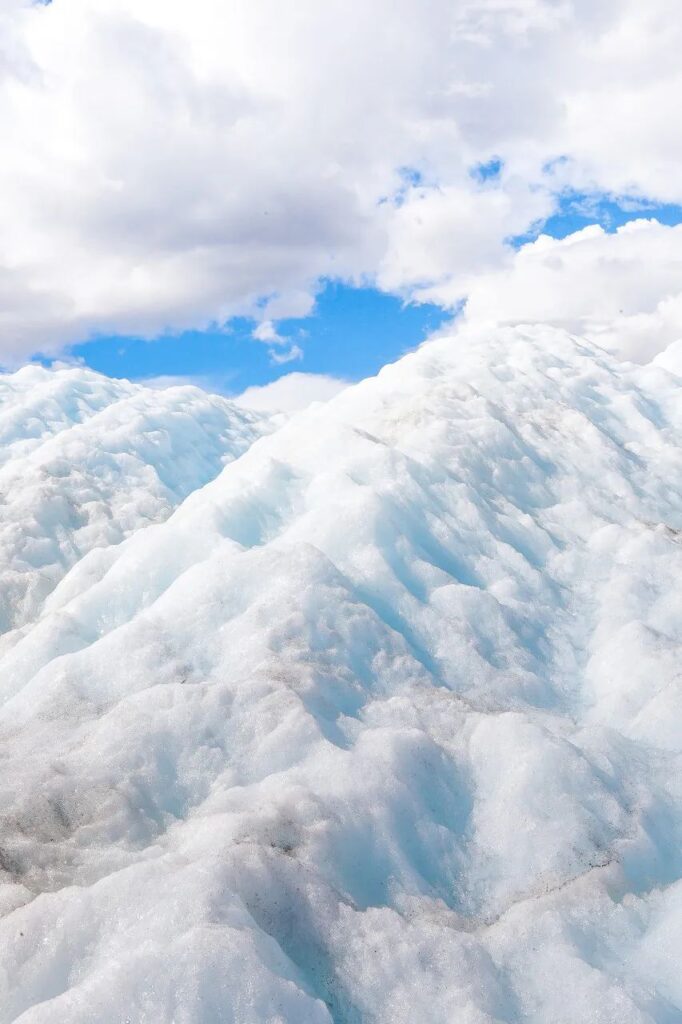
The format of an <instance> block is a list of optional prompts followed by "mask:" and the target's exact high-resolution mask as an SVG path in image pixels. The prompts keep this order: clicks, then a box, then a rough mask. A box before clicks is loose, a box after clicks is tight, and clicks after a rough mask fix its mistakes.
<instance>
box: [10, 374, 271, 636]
mask: <svg viewBox="0 0 682 1024" xmlns="http://www.w3.org/2000/svg"><path fill="white" fill-rule="evenodd" d="M270 429H272V425H271V422H270V420H268V418H267V417H262V416H258V415H254V414H252V413H250V412H248V411H246V410H243V409H240V408H238V407H236V406H235V405H234V404H233V403H231V402H228V401H227V400H225V399H223V398H220V397H217V396H214V395H207V394H206V393H205V392H203V391H201V390H200V389H198V388H194V387H175V388H169V389H168V390H165V391H153V390H150V389H149V388H145V387H141V386H140V385H135V384H131V383H129V382H128V381H114V380H107V378H106V377H102V376H101V375H100V374H96V373H92V372H90V371H88V370H83V369H80V368H68V369H61V370H57V371H49V370H45V369H43V368H42V367H40V366H26V367H24V368H23V369H22V370H20V371H19V372H18V373H15V374H12V375H5V376H0V510H1V513H2V515H1V518H0V633H3V634H7V633H8V632H9V631H10V630H13V629H16V628H18V627H20V626H23V625H24V624H25V623H30V622H31V621H32V620H33V619H35V618H36V616H37V615H38V613H39V611H40V609H41V607H42V605H43V603H44V601H45V599H46V597H47V596H48V595H49V594H50V593H51V591H52V590H53V589H54V587H55V586H56V584H57V583H58V582H59V581H60V580H61V579H62V578H63V576H64V575H65V574H66V572H67V571H68V570H69V569H70V568H71V567H72V566H73V565H74V564H75V563H76V562H78V561H80V560H81V559H82V558H83V557H84V556H85V555H86V554H87V553H88V552H89V551H92V550H93V549H96V550H97V555H93V557H92V558H91V559H90V563H89V566H90V571H95V566H96V565H97V564H99V565H104V564H106V558H107V555H106V554H105V552H104V550H103V549H105V548H107V547H108V546H109V545H112V544H117V543H119V542H120V541H121V540H123V539H124V538H125V537H127V536H129V535H130V534H132V533H134V532H135V531H136V530H138V529H140V528H141V527H142V526H144V525H147V524H149V523H154V522H160V521H162V520H163V519H165V518H167V517H168V515H170V513H171V511H172V510H173V508H175V507H176V506H177V505H178V504H179V503H180V502H181V501H182V499H183V498H185V497H187V495H188V494H189V493H191V491H193V490H195V489H196V488H197V487H201V486H202V485H203V484H205V483H207V482H208V481H209V480H211V479H213V477H215V476H216V475H217V473H218V472H219V470H220V469H221V468H222V466H223V465H224V464H225V463H226V462H228V461H229V460H230V459H232V458H235V457H237V456H238V455H241V454H242V452H244V451H245V450H246V449H247V448H248V447H249V446H250V445H251V444H252V443H253V441H254V440H256V439H257V438H258V437H260V436H261V435H262V434H263V433H266V432H268V431H269V430H270ZM7 641H8V638H7V637H6V640H5V643H7Z"/></svg>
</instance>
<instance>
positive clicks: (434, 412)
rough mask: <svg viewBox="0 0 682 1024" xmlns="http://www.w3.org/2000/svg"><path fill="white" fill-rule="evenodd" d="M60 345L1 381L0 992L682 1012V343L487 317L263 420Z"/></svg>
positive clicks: (174, 1010)
mask: <svg viewBox="0 0 682 1024" xmlns="http://www.w3.org/2000/svg"><path fill="white" fill-rule="evenodd" d="M36 372H37V373H38V374H39V376H38V378H36V382H35V383H32V381H31V380H30V379H29V378H30V375H31V374H34V373H36ZM69 373H70V371H69V372H68V373H66V375H64V372H62V374H61V375H60V374H53V375H50V374H47V373H46V371H36V370H34V369H30V370H28V371H22V374H24V375H28V376H25V377H24V378H23V379H20V380H19V383H18V384H17V383H16V378H17V377H19V378H21V374H19V375H15V377H14V378H12V381H10V385H11V388H13V390H11V394H10V396H9V398H7V397H6V395H5V392H3V393H2V394H3V398H2V401H3V405H2V406H1V407H0V430H1V431H3V434H2V436H3V437H4V438H5V442H4V444H5V447H4V452H5V453H6V454H9V459H8V461H7V462H6V467H7V468H8V469H9V471H10V476H9V477H8V479H9V480H10V481H11V482H12V489H14V488H15V487H19V486H20V484H22V482H23V484H24V485H25V487H26V488H27V495H28V497H27V498H26V501H25V502H24V499H23V498H19V499H17V500H18V502H19V503H18V504H16V505H14V504H12V503H10V518H9V520H5V519H4V518H3V520H2V524H3V527H2V528H3V530H4V529H5V524H6V522H9V524H10V531H9V536H10V541H9V543H10V547H9V548H7V549H6V550H9V551H10V552H11V554H12V557H13V558H17V559H20V558H24V555H23V554H22V552H28V553H29V554H30V553H33V555H32V557H28V555H26V557H25V558H24V560H25V563H26V565H24V566H23V569H25V570H26V572H28V569H27V568H26V566H28V567H29V568H30V569H31V571H33V569H35V570H36V571H40V569H41V568H42V567H43V566H44V565H48V566H49V567H50V569H49V585H46V586H44V588H43V589H41V585H40V584H39V583H33V582H31V583H30V585H29V584H26V587H25V589H24V590H20V591H13V590H12V589H11V588H12V586H14V584H13V583H12V581H11V580H10V583H9V584H8V586H9V588H10V589H9V590H6V591H4V593H9V594H12V595H15V594H16V593H20V595H21V596H20V598H17V597H16V596H12V597H11V599H9V601H8V604H7V607H8V608H9V611H10V612H12V611H13V610H14V613H15V615H17V616H18V619H17V620H16V621H12V622H11V623H10V622H8V625H7V626H6V627H5V628H7V629H8V630H9V632H8V634H7V636H8V637H10V638H11V639H10V641H7V642H6V643H5V646H4V647H2V649H1V652H2V656H1V658H0V700H1V702H2V703H1V704H0V754H1V756H2V772H1V773H0V915H2V916H0V1022H2V1024H9V1022H15V1021H17V1022H21V1024H48V1022H49V1024H53V1022H55V1021H59V1022H68V1024H72V1022H73V1024H76V1022H78V1024H86V1022H87V1024H90V1022H95V1021H96V1022H98V1024H122V1022H124V1021H128V1022H130V1024H142V1022H145V1024H164V1022H169V1024H170V1022H173V1024H216V1022H221V1024H222V1022H234V1024H247V1022H248V1024H260V1022H271V1024H275V1022H277V1024H284V1022H286V1024H323V1022H324V1024H329V1022H332V1021H333V1022H335V1024H358V1022H362V1024H364V1022H368V1024H374V1022H376V1024H379V1022H381V1024H389V1022H390V1024H402V1022H404V1024H408V1022H410V1024H415V1022H422V1021H423V1022H427V1021H428V1022H429V1024H446V1022H447V1024H452V1022H455V1021H456V1022H457V1024H484V1022H485V1024H490V1022H508V1024H512V1022H529V1024H550V1022H552V1024H587V1022H602V1024H652V1022H656V1024H673V1022H676V1021H679V1020H681V1019H682V981H681V980H680V971H679V949H680V944H681V942H682V882H681V881H680V876H681V874H682V775H681V773H680V747H681V745H682V730H681V726H682V690H681V687H680V679H681V673H680V667H679V665H680V659H679V654H680V643H681V641H682V617H681V615H680V610H681V598H680V591H679V580H680V579H681V578H682V455H681V448H680V441H681V439H682V402H681V401H680V398H681V388H682V379H680V378H679V377H677V376H675V375H674V374H673V373H671V372H668V371H667V370H666V369H665V367H664V366H654V365H651V366H646V367H635V366H633V365H629V364H624V363H619V362H617V361H616V360H614V359H613V358H612V357H611V356H608V355H606V354H605V353H604V352H602V351H601V350H599V349H597V348H595V347H594V346H592V345H590V344H588V343H586V342H584V341H581V340H580V339H576V338H573V337H571V336H569V335H568V334H566V333H564V332H562V331H558V330H550V329H547V328H544V327H541V326H535V327H528V328H517V329H511V328H509V329H503V328H500V329H496V330H489V331H483V330H482V329H481V330H475V329H473V328H472V329H469V330H467V331H462V332H460V333H459V334H458V335H457V336H456V337H454V338H443V339H439V340H437V341H433V342H431V343H429V344H427V345H424V346H423V347H422V348H420V349H419V350H418V351H416V352H414V353H412V354H410V355H408V356H406V357H404V358H403V359H402V360H400V361H399V362H397V363H395V364H393V365H392V366H389V367H386V368H385V369H384V370H382V371H381V373H380V374H379V375H378V376H377V377H376V378H373V379H371V380H367V381H364V382H362V383H361V384H359V385H357V386H355V387H352V388H349V389H348V390H346V391H344V392H342V393H341V394H339V395H338V396H337V397H336V398H334V399H332V400H331V401H330V402H328V403H326V404H323V405H317V406H313V407H311V408H309V409H307V410H306V411H304V412H302V413H299V414H297V415H294V416H293V417H291V419H290V420H289V421H288V422H286V423H284V424H283V425H279V426H278V429H276V430H273V425H272V423H271V422H270V421H264V420H259V419H258V418H257V417H251V416H249V415H247V414H244V416H243V418H241V419H239V418H238V417H237V413H236V412H235V410H234V408H233V407H228V406H229V403H227V402H225V401H223V400H220V399H211V398H209V397H208V396H203V397H202V396H200V393H194V392H193V393H192V394H189V393H184V394H180V393H177V392H176V393H172V392H170V393H168V395H167V396H165V397H163V396H161V397H159V395H158V393H157V394H156V396H155V398H154V399H152V398H150V395H149V393H148V392H146V390H145V389H140V388H137V387H136V386H133V385H121V384H119V383H114V382H106V381H102V380H101V378H98V380H97V381H91V380H90V379H89V378H88V376H87V374H86V375H85V376H83V374H84V371H77V372H76V371H74V372H73V373H72V374H71V375H70V376H69ZM42 375H44V376H42ZM0 387H3V388H6V387H7V381H6V379H5V380H3V381H2V382H0ZM36 388H37V390H36ZM22 389H23V390H22ZM41 389H42V390H43V391H44V395H43V397H42V398H41ZM155 403H157V404H155ZM4 410H6V411H4ZM157 432H161V434H162V435H163V440H162V441H161V440H159V436H158V433H157ZM227 459H231V461H229V463H228V464H227V465H225V466H224V468H222V469H221V466H222V464H223V463H224V462H225V461H226V460H227ZM4 471H5V469H4V468H3V470H2V471H1V472H4ZM216 474H217V475H216ZM101 481H104V483H101ZM100 484H101V487H102V490H101V492H100V491H99V490H97V488H98V487H99V486H100ZM48 488H49V498H45V499H43V497H42V496H43V495H44V494H45V493H46V490H45V489H48ZM81 488H82V489H83V490H81ZM91 489H93V491H94V493H95V498H94V499H93V501H94V502H95V505H96V508H97V509H98V511H97V515H96V517H95V527H94V528H93V530H92V532H90V533H89V532H87V531H86V533H85V535H84V539H83V540H82V541H81V539H80V532H81V531H82V529H83V528H82V527H80V526H79V527H78V528H74V527H73V524H72V523H71V521H70V520H69V519H68V518H67V519H66V520H65V519H64V518H63V510H64V509H65V508H66V507H67V505H68V502H69V501H72V502H73V503H74V504H75V505H76V506H77V507H79V506H80V503H81V502H82V501H83V499H82V497H81V494H82V493H86V492H87V493H88V494H89V493H90V490H91ZM13 500H14V499H13ZM62 500H63V504H60V501H62ZM22 502H24V504H22ZM43 502H45V504H43ZM98 502H99V504H98ZM30 503H33V506H32V505H31V504H30ZM31 507H35V508H36V509H37V510H38V512H37V513H36V515H35V518H32V517H31V516H30V515H29V514H28V513H29V510H30V508H31ZM3 508H4V506H3ZM15 508H16V509H18V512H17V513H16V515H15V512H14V509H15ZM43 508H44V509H45V512H42V511H40V510H41V509H43ZM172 509H174V511H171V510H172ZM38 513H39V514H38ZM22 524H23V525H22ZM142 527H144V528H142ZM22 528H23V529H24V530H25V538H26V543H25V547H22V543H23V542H22V541H21V539H20V533H21V530H22ZM3 537H4V534H3ZM12 545H13V546H12ZM3 550H5V549H3ZM45 550H46V552H47V553H46V554H45V555H44V556H43V554H42V552H43V551H45ZM32 559H33V560H32ZM41 559H42V561H41ZM53 567H56V568H53ZM20 568H22V566H21V565H20ZM25 574H26V573H24V575H25ZM28 574H29V575H30V572H29V573H28ZM3 585H5V584H4V583H3ZM22 586H24V584H22ZM33 595H37V596H36V597H34V596H33ZM5 614H6V615H7V614H8V613H7V612H6V613H5Z"/></svg>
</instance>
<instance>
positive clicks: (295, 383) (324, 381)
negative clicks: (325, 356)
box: [234, 373, 348, 413]
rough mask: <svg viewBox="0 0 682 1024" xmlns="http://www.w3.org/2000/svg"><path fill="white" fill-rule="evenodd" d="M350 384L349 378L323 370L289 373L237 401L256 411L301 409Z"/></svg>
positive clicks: (253, 390) (295, 410) (324, 399)
mask: <svg viewBox="0 0 682 1024" xmlns="http://www.w3.org/2000/svg"><path fill="white" fill-rule="evenodd" d="M347 387H348V381H346V380H341V379H340V378H339V377H330V376H328V375H327V374H324V373H287V374H285V375H284V376H283V377H280V378H279V380H275V381H273V382H272V383H271V384H264V385H263V386H262V387H257V386H254V387H250V388H247V389H246V391H244V392H242V394H241V395H238V396H237V397H236V398H235V399H234V401H235V402H237V404H238V405H241V406H243V407H244V408H246V409H254V410H255V411H256V412H288V413H291V412H298V411H299V410H300V409H305V408H307V406H309V405H311V404H312V403H313V402H326V401H327V400H328V399H330V398H333V397H334V395H338V394H339V392H340V391H343V390H344V388H347Z"/></svg>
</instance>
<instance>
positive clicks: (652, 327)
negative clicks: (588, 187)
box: [465, 220, 682, 362]
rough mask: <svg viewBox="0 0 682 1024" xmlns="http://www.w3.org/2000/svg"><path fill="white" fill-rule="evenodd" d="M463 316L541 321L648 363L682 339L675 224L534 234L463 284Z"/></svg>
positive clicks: (681, 252)
mask: <svg viewBox="0 0 682 1024" xmlns="http://www.w3.org/2000/svg"><path fill="white" fill-rule="evenodd" d="M465 316H466V319H467V320H470V321H475V322H486V321H490V322H502V323H511V324H513V323H527V322H535V321H539V322H543V323H552V324H556V325H558V326H561V327H565V328H566V329H567V330H569V331H573V332H575V333H579V334H584V335H587V336H588V337H590V338H592V339H593V340H594V341H596V342H597V344H599V345H601V346H602V347H604V348H608V349H611V350H613V351H616V352H618V353H619V354H620V355H621V356H623V357H624V358H626V359H631V360H635V361H637V362H648V361H649V360H650V359H652V358H653V357H654V356H655V355H656V354H657V353H658V352H661V351H662V350H663V349H665V348H666V347H667V346H668V345H670V344H671V343H672V342H674V341H676V340H677V339H679V338H682V225H679V226H677V227H667V226H666V225H663V224H660V223H658V222H657V221H653V220H637V221H631V222H630V223H628V224H626V225H625V226H624V227H621V228H620V229H619V230H618V231H617V232H614V233H612V234H609V233H607V232H605V231H604V230H603V229H602V228H601V227H598V226H596V225H594V226H591V227H587V228H585V229H584V230H582V231H578V232H575V233H574V234H572V235H569V236H568V237H566V238H564V239H555V238H549V237H548V236H546V235H543V236H541V237H540V238H538V239H537V241H535V242H532V243H529V244H527V245H524V246H523V247H522V248H521V249H519V250H518V252H516V253H515V254H514V255H513V256H510V257H509V258H508V261H507V265H506V266H505V267H503V268H501V269H499V270H497V271H495V272H492V273H487V274H482V275H480V277H479V278H478V279H477V280H475V281H472V282H471V283H470V288H469V297H468V300H467V304H466V310H465Z"/></svg>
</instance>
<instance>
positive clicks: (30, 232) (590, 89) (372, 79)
mask: <svg viewBox="0 0 682 1024" xmlns="http://www.w3.org/2000/svg"><path fill="white" fill-rule="evenodd" d="M0 34H1V36H2V46H1V47H0V130H1V132H2V139H3V159H2V162H1V163H0V361H2V360H5V361H12V360H20V359H22V358H24V357H25V356H26V355H27V354H28V353H31V352H34V351H36V350H39V349H43V350H51V351H56V350H59V349H60V347H62V346H63V345H64V344H66V343H68V342H72V341H76V340H81V339H83V338H85V337H87V336H89V335H91V334H93V333H97V332H109V333H119V332H120V333H137V334H141V335H143V336H150V337H152V336H156V335H158V334H159V333H162V332H163V331H164V330H167V329H175V330H180V329H183V328H188V327H196V328H201V327H204V326H207V325H209V324H212V323H215V322H217V323H222V322H223V321H225V320H226V319H228V318H229V317H231V316H233V315H236V314H246V315H253V316H254V317H255V318H256V319H257V320H261V319H262V320H272V321H276V320H277V319H278V318H281V317H285V316H300V315H305V314H306V313H307V312H309V311H310V307H311V302H312V296H313V294H314V292H315V289H316V287H317V283H318V282H319V280H320V279H321V278H324V277H341V278H344V279H347V280H353V281H373V280H374V279H375V278H378V281H379V283H380V284H381V285H382V286H383V287H385V288H388V289H393V290H396V291H399V292H401V293H406V294H416V295H417V296H419V297H424V296H426V295H428V294H429V290H430V289H432V290H433V292H432V294H433V295H435V296H440V297H441V298H442V301H447V302H450V303H452V302H453V301H454V299H455V297H461V296H460V293H461V292H462V290H466V289H467V288H468V287H469V283H470V278H471V276H472V275H475V274H479V273H481V272H484V271H485V272H488V271H490V270H494V269H495V267H497V266H500V265H503V264H504V263H505V262H506V261H507V259H508V256H509V254H508V252H507V250H506V248H505V245H504V238H505V237H506V235H508V234H510V233H515V232H519V231H522V230H524V228H525V227H526V226H527V224H528V223H529V222H531V221H532V220H534V219H535V218H537V217H542V216H544V215H545V213H546V212H547V210H548V209H549V207H550V206H551V202H552V198H551V197H552V195H553V194H554V193H555V192H556V191H557V190H558V189H561V188H563V187H565V186H571V187H575V188H579V189H588V190H589V189H597V190H606V191H609V190H615V191H627V192H629V193H635V194H641V195H648V196H650V197H653V198H658V199H665V200H670V201H682V175H680V173H679V168H680V160H681V158H682V141H681V140H680V136H679V133H678V132H676V131H675V130H674V125H675V123H676V119H677V111H678V109H679V105H680V99H681V98H682V68H681V66H680V62H679V52H680V48H681V45H682V19H680V18H679V17H678V16H677V9H676V5H672V4H671V0H649V2H648V3H647V4H642V3H641V2H640V0H602V2H600V3H598V4H595V3H594V2H593V0H572V2H570V3H569V2H568V0H433V2H430V3H429V4H426V5H423V4H417V3H415V2H414V0H374V2H373V3H371V4H367V3H361V2H360V0H344V2H342V0H328V2H326V3H324V4H320V3H319V2H317V0H298V2H297V3H296V4H294V5H286V4H280V3H275V2H274V0H229V2H226V0H195V2H194V3H192V4H187V3H186V2H184V0H53V2H52V3H51V4H49V5H47V6H43V5H39V4H34V3H32V2H30V0H5V3H4V4H3V8H2V14H1V15H0ZM493 155H498V156H500V157H501V158H502V159H503V161H504V169H503V172H502V174H501V176H500V178H499V180H496V181H495V182H493V183H488V184H487V185H485V184H484V185H482V184H481V183H480V182H478V181H476V180H474V178H472V177H471V175H470V174H469V169H470V168H471V166H472V165H474V164H476V163H477V162H480V161H486V160H488V159H490V157H491V156H493ZM559 157H565V159H563V160H558V158H559ZM406 167H412V168H418V169H419V171H420V173H421V176H422V183H421V184H419V185H415V186H412V187H410V188H407V189H406V188H405V184H404V183H405V176H404V172H403V170H401V169H404V168H406ZM396 197H399V198H398V199H396ZM440 300H441V299H439V301H440ZM292 351H293V350H292Z"/></svg>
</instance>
